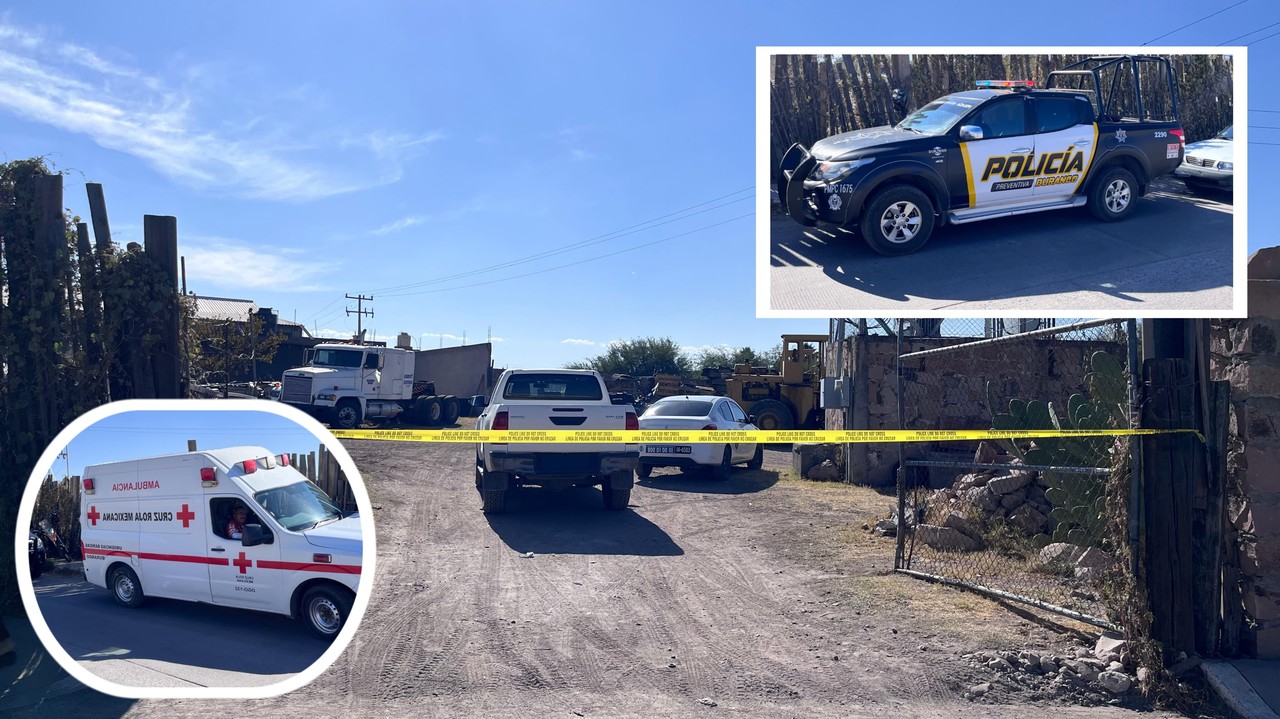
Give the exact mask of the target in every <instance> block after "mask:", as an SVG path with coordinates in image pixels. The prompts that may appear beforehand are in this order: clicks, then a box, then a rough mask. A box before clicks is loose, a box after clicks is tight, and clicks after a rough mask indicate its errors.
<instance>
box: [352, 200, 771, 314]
mask: <svg viewBox="0 0 1280 719" xmlns="http://www.w3.org/2000/svg"><path fill="white" fill-rule="evenodd" d="M753 189H755V187H754V186H752V187H745V188H743V189H741V190H736V191H734V192H730V193H729V194H727V195H721V196H720V197H716V198H713V199H710V200H707V201H706V202H699V203H698V204H696V205H691V206H689V207H686V208H684V209H682V210H676V211H675V212H670V213H667V214H665V215H661V216H659V217H655V218H653V219H651V220H646V221H644V222H640V223H637V224H634V225H631V226H629V227H624V228H622V229H621V230H615V231H613V232H608V233H605V234H603V235H596V236H595V237H590V238H587V239H585V240H581V241H579V242H574V243H572V244H568V245H563V246H561V247H557V248H553V249H550V250H547V251H545V252H539V253H537V254H533V255H526V256H524V257H519V258H516V259H514V260H508V261H506V262H502V263H499V264H496V265H489V266H488V267H482V268H479V269H476V270H470V271H468V272H460V273H457V274H454V275H447V276H444V277H436V278H434V279H430V280H424V281H422V282H411V283H409V284H404V285H396V286H394V287H384V288H382V289H379V290H375V292H378V293H381V294H384V295H385V294H388V293H393V292H399V291H402V290H407V289H413V288H415V287H424V286H426V285H434V284H439V283H441V282H448V281H450V280H458V279H463V278H465V277H472V276H474V275H478V274H482V273H485V272H492V271H494V270H502V269H506V268H508V267H514V266H516V265H522V264H526V263H528V262H533V261H535V260H541V259H545V258H547V257H553V256H555V255H561V254H564V253H566V252H570V251H573V250H576V249H581V248H583V247H589V246H591V245H598V244H600V243H602V242H606V241H608V240H613V239H617V238H619V237H626V236H627V235H634V234H636V233H639V232H644V231H645V230H651V229H653V228H655V227H661V226H663V225H669V224H671V223H673V222H679V221H680V220H686V219H688V218H690V217H695V216H697V215H701V214H704V213H707V212H710V211H712V210H717V209H720V208H722V207H728V206H729V205H732V204H735V203H738V202H742V201H743V200H748V199H751V198H750V197H740V198H738V199H736V200H730V201H729V202H725V203H722V204H719V205H715V206H713V207H708V208H706V209H702V210H698V211H697V212H691V213H689V214H684V213H686V212H689V211H690V210H693V209H696V208H698V207H702V206H703V205H706V204H709V203H712V202H717V201H719V200H723V199H725V198H727V197H732V196H734V195H737V194H741V193H743V192H747V191H750V190H753ZM673 215H683V216H682V217H675V218H674V219H670V220H666V218H668V217H672V216H673ZM658 220H666V221H665V222H658Z"/></svg>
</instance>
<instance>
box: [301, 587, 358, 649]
mask: <svg viewBox="0 0 1280 719" xmlns="http://www.w3.org/2000/svg"><path fill="white" fill-rule="evenodd" d="M352 599H353V598H352V597H351V595H350V593H348V592H344V591H341V590H338V589H334V588H333V587H326V586H323V585H322V586H318V587H312V588H310V589H308V590H307V593H306V594H304V595H302V618H303V619H305V620H306V622H307V628H308V629H310V630H311V633H312V634H314V635H316V636H317V637H320V638H321V639H333V638H334V637H335V636H337V635H338V632H340V631H342V626H343V625H344V624H346V623H347V617H348V616H350V615H351V604H352Z"/></svg>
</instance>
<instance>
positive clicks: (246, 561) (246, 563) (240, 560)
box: [231, 552, 253, 574]
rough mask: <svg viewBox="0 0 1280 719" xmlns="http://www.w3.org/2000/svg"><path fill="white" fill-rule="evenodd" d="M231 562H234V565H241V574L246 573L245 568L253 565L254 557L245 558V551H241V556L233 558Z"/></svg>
mask: <svg viewBox="0 0 1280 719" xmlns="http://www.w3.org/2000/svg"><path fill="white" fill-rule="evenodd" d="M231 563H232V564H234V565H236V566H237V567H239V568H240V573H241V574H244V573H245V570H246V569H247V568H249V567H252V566H253V560H252V559H245V558H244V552H241V553H240V556H239V557H238V558H236V559H233V560H231Z"/></svg>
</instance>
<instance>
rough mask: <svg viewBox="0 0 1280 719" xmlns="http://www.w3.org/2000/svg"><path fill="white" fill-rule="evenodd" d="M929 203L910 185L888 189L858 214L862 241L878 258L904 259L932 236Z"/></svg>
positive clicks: (875, 196)
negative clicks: (904, 256) (900, 256)
mask: <svg viewBox="0 0 1280 719" xmlns="http://www.w3.org/2000/svg"><path fill="white" fill-rule="evenodd" d="M933 224H934V217H933V201H932V200H930V199H929V196H928V195H926V194H924V193H923V192H921V191H920V190H918V189H916V188H914V187H912V186H910V185H890V186H889V187H886V188H884V189H883V190H881V191H880V192H877V193H876V194H875V195H874V196H872V198H871V201H870V202H868V203H867V206H866V207H865V208H864V209H863V211H862V221H861V223H860V226H861V230H862V239H864V240H866V242H867V244H868V245H870V246H871V249H873V250H875V251H876V252H879V253H880V254H882V255H906V254H910V253H912V252H915V251H916V250H918V249H920V248H921V247H924V243H926V242H928V241H929V235H931V234H933Z"/></svg>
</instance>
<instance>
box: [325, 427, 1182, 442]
mask: <svg viewBox="0 0 1280 719" xmlns="http://www.w3.org/2000/svg"><path fill="white" fill-rule="evenodd" d="M332 432H333V435H334V436H335V437H337V438H338V439H381V440H389V441H393V442H486V443H492V444H600V443H615V444H616V443H619V442H622V443H631V444H639V443H646V444H723V443H726V442H730V443H737V442H751V443H757V444H794V443H800V444H804V443H817V442H838V443H844V444H862V443H873V442H950V441H960V440H970V441H971V440H982V439H1045V438H1060V437H1125V436H1134V435H1150V434H1167V433H1171V432H1179V433H1181V432H1191V433H1195V434H1196V436H1197V437H1199V436H1200V435H1199V433H1197V432H1196V431H1195V430H1193V429H1172V430H1170V429H1077V430H1071V429H1015V430H1000V429H874V430H873V429H846V430H839V429H774V430H766V429H757V430H702V429H699V430H671V429H641V430H630V431H624V430H594V429H593V430H574V429H551V430H479V429H335V430H332Z"/></svg>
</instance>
